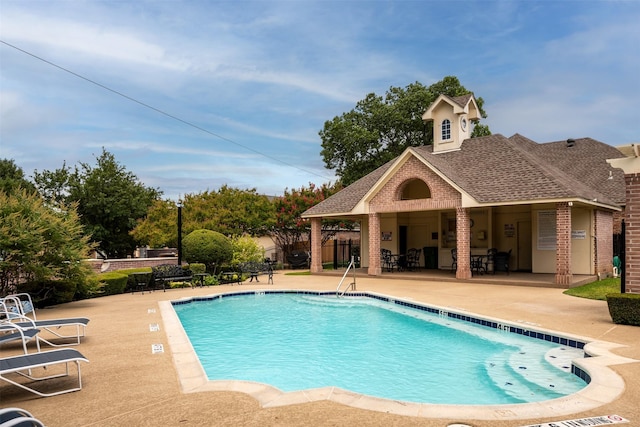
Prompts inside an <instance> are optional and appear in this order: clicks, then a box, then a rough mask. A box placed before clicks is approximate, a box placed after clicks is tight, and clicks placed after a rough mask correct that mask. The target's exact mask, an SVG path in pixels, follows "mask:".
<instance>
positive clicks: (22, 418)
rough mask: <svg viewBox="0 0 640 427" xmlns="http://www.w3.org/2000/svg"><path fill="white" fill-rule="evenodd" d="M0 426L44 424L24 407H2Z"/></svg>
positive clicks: (41, 425) (13, 426) (29, 426)
mask: <svg viewBox="0 0 640 427" xmlns="http://www.w3.org/2000/svg"><path fill="white" fill-rule="evenodd" d="M0 427H44V424H43V423H42V421H40V420H38V419H36V418H35V417H34V416H33V415H31V413H30V412H29V411H26V410H24V409H21V408H2V409H0Z"/></svg>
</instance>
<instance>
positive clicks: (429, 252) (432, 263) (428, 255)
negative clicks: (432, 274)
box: [422, 246, 438, 270]
mask: <svg viewBox="0 0 640 427" xmlns="http://www.w3.org/2000/svg"><path fill="white" fill-rule="evenodd" d="M422 252H424V268H428V269H432V270H435V269H437V268H438V248H437V247H436V246H425V247H424V248H422Z"/></svg>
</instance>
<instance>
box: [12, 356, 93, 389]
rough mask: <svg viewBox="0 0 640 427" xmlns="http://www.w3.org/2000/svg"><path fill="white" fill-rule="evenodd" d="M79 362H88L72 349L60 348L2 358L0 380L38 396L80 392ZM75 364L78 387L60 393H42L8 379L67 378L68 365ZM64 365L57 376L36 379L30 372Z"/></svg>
mask: <svg viewBox="0 0 640 427" xmlns="http://www.w3.org/2000/svg"><path fill="white" fill-rule="evenodd" d="M80 362H89V361H88V360H87V359H86V358H85V357H84V356H83V355H82V354H80V352H79V351H77V350H75V349H72V348H62V349H56V350H50V351H44V352H40V353H31V354H21V355H18V356H10V357H4V358H1V359H0V380H2V381H5V382H7V383H9V384H12V385H15V386H16V387H19V388H21V389H23V390H27V391H29V392H31V393H34V394H37V395H38V396H43V397H48V396H56V395H59V394H63V393H70V392H72V391H78V390H82V374H81V372H80ZM70 363H75V364H76V369H77V371H78V386H77V387H71V388H66V389H63V390H60V391H56V392H51V393H44V392H40V391H38V390H36V389H34V388H32V387H30V386H29V385H27V384H22V383H19V382H17V381H14V380H13V379H11V378H9V377H8V376H9V375H20V376H23V377H25V378H28V379H29V380H31V381H44V380H48V379H53V378H61V377H67V376H69V375H70V371H69V364H70ZM61 364H64V365H65V371H64V372H63V373H59V374H53V375H48V376H45V377H36V376H34V375H33V373H32V371H33V370H35V369H38V368H45V369H46V368H49V367H51V366H53V365H61Z"/></svg>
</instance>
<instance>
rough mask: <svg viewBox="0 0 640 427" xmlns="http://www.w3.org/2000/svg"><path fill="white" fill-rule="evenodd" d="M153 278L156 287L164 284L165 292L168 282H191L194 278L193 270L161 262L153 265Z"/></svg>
mask: <svg viewBox="0 0 640 427" xmlns="http://www.w3.org/2000/svg"><path fill="white" fill-rule="evenodd" d="M151 274H152V280H151V282H152V283H153V284H154V289H155V288H159V287H160V286H162V290H163V292H166V291H167V290H166V284H167V283H171V282H190V281H192V279H193V274H192V273H191V270H189V269H185V268H182V266H181V265H176V264H160V265H156V266H153V267H151Z"/></svg>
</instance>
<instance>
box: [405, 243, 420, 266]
mask: <svg viewBox="0 0 640 427" xmlns="http://www.w3.org/2000/svg"><path fill="white" fill-rule="evenodd" d="M407 269H408V270H414V269H415V270H419V269H420V249H416V248H411V249H409V250H408V251H407Z"/></svg>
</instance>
